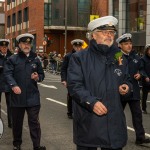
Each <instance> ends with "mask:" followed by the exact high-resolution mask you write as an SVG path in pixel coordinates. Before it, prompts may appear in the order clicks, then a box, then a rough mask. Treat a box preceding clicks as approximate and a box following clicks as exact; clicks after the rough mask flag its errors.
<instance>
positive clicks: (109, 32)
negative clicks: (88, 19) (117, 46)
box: [96, 30, 116, 36]
mask: <svg viewBox="0 0 150 150" xmlns="http://www.w3.org/2000/svg"><path fill="white" fill-rule="evenodd" d="M96 32H102V34H103V35H104V36H106V35H111V36H114V35H115V34H116V32H115V31H107V30H96Z"/></svg>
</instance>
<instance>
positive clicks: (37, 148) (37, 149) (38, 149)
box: [34, 146, 46, 150]
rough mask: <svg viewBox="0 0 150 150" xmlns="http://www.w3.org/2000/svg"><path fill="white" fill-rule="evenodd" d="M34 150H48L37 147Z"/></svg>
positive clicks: (43, 147)
mask: <svg viewBox="0 0 150 150" xmlns="http://www.w3.org/2000/svg"><path fill="white" fill-rule="evenodd" d="M34 150H46V147H45V146H39V147H35V148H34Z"/></svg>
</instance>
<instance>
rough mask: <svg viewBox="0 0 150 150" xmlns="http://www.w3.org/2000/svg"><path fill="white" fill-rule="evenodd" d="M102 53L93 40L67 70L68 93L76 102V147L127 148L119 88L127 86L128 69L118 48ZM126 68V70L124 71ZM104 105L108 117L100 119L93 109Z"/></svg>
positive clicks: (74, 123) (76, 54) (77, 55)
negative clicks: (118, 56)
mask: <svg viewBox="0 0 150 150" xmlns="http://www.w3.org/2000/svg"><path fill="white" fill-rule="evenodd" d="M105 48H106V49H108V53H106V54H105V53H103V52H102V49H101V48H99V47H98V45H97V44H96V42H95V41H94V40H91V42H90V46H89V48H88V49H86V50H84V51H80V52H76V53H74V54H73V55H72V57H71V59H70V62H69V67H68V80H67V81H68V89H69V93H70V94H71V96H72V98H73V115H74V119H73V133H74V136H73V137H74V142H75V143H76V144H77V145H81V146H87V147H104V148H112V149H117V148H121V147H123V146H125V145H126V142H127V127H126V122H125V115H124V112H123V108H122V105H121V99H120V94H119V91H118V89H119V85H120V84H122V83H127V84H129V85H130V83H129V82H128V80H127V79H128V78H127V77H128V76H127V75H126V74H125V70H126V69H127V68H126V64H125V66H124V65H123V66H119V65H118V62H117V61H115V60H114V55H115V53H116V52H118V51H119V49H118V48H116V47H115V46H111V47H110V48H108V47H107V46H104V49H105ZM124 67H125V68H124ZM97 101H101V102H102V103H103V104H104V105H105V106H106V107H107V109H108V113H107V114H106V115H103V116H97V115H96V114H95V113H94V112H93V106H94V104H95V103H96V102H97Z"/></svg>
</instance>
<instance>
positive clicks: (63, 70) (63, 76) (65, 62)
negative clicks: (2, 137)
mask: <svg viewBox="0 0 150 150" xmlns="http://www.w3.org/2000/svg"><path fill="white" fill-rule="evenodd" d="M83 43H84V41H83V40H81V39H74V40H72V41H71V45H72V46H73V49H72V51H71V52H70V53H68V54H66V55H65V57H64V59H63V63H62V67H61V82H62V84H63V85H64V86H65V87H66V88H67V69H68V65H69V60H70V58H71V56H72V54H73V53H75V52H77V51H80V50H82V45H83ZM67 115H68V118H69V119H72V97H71V96H70V94H69V92H68V94H67Z"/></svg>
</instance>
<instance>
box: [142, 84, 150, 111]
mask: <svg viewBox="0 0 150 150" xmlns="http://www.w3.org/2000/svg"><path fill="white" fill-rule="evenodd" d="M149 91H150V90H149V88H148V87H145V86H143V88H142V110H143V111H146V108H147V104H146V101H147V97H148V92H149Z"/></svg>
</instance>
